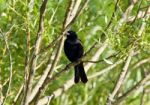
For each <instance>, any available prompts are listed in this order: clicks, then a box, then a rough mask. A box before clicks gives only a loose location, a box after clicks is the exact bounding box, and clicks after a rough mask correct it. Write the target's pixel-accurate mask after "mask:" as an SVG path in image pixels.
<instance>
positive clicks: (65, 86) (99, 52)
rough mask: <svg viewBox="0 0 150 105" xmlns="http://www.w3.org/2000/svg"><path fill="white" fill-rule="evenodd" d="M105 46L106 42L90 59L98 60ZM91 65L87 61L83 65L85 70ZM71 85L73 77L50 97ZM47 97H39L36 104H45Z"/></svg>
mask: <svg viewBox="0 0 150 105" xmlns="http://www.w3.org/2000/svg"><path fill="white" fill-rule="evenodd" d="M106 47H107V43H105V44H104V45H103V46H102V47H101V48H99V49H98V50H97V52H96V54H95V55H94V56H93V57H92V58H91V60H98V58H99V56H100V55H101V54H102V52H103V51H104V50H105V49H106ZM92 66H93V64H91V63H87V64H86V65H85V71H86V72H87V71H88V70H89V69H90V68H91V67H92ZM73 85H74V82H73V78H72V79H70V80H68V81H67V82H66V83H65V84H64V85H63V86H62V87H61V88H59V89H57V90H56V91H54V92H53V93H52V95H51V97H52V96H53V97H55V98H56V97H58V96H60V95H61V94H62V93H64V92H65V91H67V90H68V89H69V88H71V87H72V86H73ZM48 97H49V96H45V97H44V98H42V99H40V100H39V101H38V104H37V105H45V104H46V103H47V102H48ZM41 103H42V104H41Z"/></svg>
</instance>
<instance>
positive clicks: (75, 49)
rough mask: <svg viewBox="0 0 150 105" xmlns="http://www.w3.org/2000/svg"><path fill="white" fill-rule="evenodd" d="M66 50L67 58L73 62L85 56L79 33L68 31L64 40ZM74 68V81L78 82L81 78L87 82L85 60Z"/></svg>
mask: <svg viewBox="0 0 150 105" xmlns="http://www.w3.org/2000/svg"><path fill="white" fill-rule="evenodd" d="M64 51H65V54H66V56H67V58H68V59H69V60H70V61H71V62H76V61H78V60H79V59H80V58H81V57H82V56H83V53H84V50H83V46H82V44H81V41H80V40H79V39H78V37H77V34H76V33H75V32H74V31H68V33H67V39H66V40H65V42H64ZM74 68H75V78H74V82H75V83H78V82H79V80H80V79H81V81H82V82H83V83H86V82H87V81H88V79H87V76H86V74H85V71H84V67H83V62H81V63H80V64H78V65H76V66H75V67H74Z"/></svg>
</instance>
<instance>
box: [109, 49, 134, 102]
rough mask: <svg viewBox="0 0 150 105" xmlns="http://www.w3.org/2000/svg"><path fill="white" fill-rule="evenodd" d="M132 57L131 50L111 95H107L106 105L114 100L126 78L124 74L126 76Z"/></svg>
mask: <svg viewBox="0 0 150 105" xmlns="http://www.w3.org/2000/svg"><path fill="white" fill-rule="evenodd" d="M132 55H133V49H131V51H130V53H129V56H128V58H127V60H126V63H125V65H124V67H123V70H122V71H121V73H120V75H119V79H118V80H117V83H116V85H115V87H114V89H113V91H112V93H111V94H110V95H109V97H108V99H107V105H112V102H113V101H114V98H115V96H116V94H117V92H118V91H119V89H120V88H121V85H122V84H123V81H124V79H125V77H126V74H127V71H128V68H129V64H130V62H131V58H132Z"/></svg>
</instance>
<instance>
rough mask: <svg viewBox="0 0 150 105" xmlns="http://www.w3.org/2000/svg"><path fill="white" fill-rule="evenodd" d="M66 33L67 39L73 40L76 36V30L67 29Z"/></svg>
mask: <svg viewBox="0 0 150 105" xmlns="http://www.w3.org/2000/svg"><path fill="white" fill-rule="evenodd" d="M66 35H67V39H70V40H75V39H77V38H78V37H77V34H76V32H74V31H72V30H70V31H67V33H66Z"/></svg>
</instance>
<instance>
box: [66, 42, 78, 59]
mask: <svg viewBox="0 0 150 105" xmlns="http://www.w3.org/2000/svg"><path fill="white" fill-rule="evenodd" d="M64 50H65V54H66V55H67V57H68V59H69V60H70V61H75V60H77V58H78V52H79V49H78V44H76V43H72V42H69V41H66V42H65V49H64Z"/></svg>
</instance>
